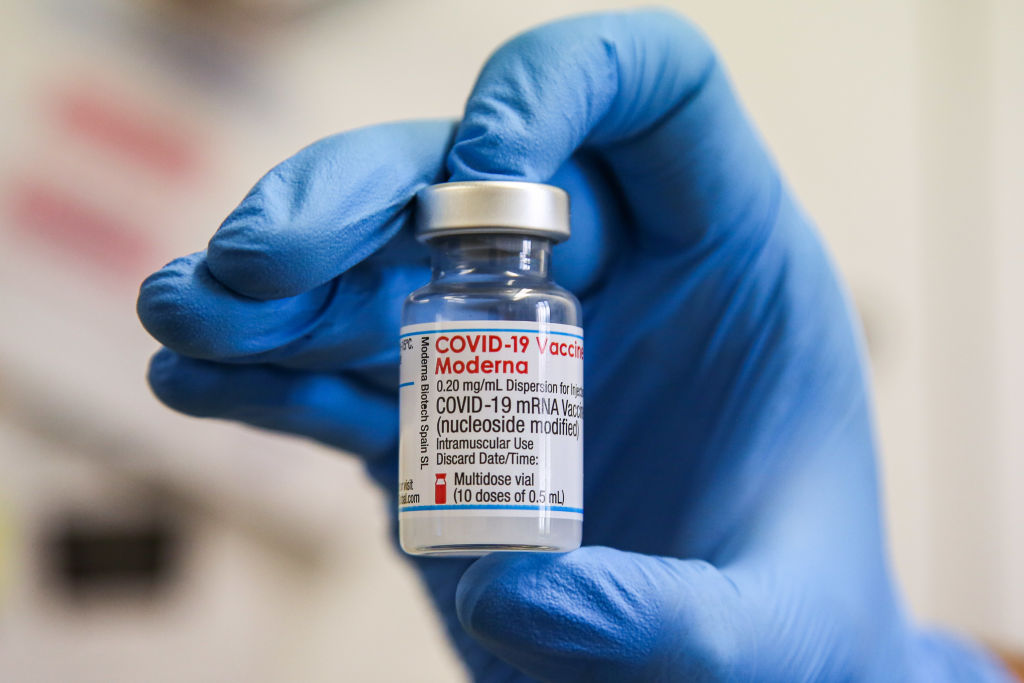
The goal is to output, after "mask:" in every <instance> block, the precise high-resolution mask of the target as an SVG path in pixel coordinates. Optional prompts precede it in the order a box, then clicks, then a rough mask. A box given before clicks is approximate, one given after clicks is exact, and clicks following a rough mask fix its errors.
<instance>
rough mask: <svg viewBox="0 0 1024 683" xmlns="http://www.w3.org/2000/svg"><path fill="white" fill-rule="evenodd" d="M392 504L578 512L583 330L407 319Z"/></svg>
mask: <svg viewBox="0 0 1024 683" xmlns="http://www.w3.org/2000/svg"><path fill="white" fill-rule="evenodd" d="M399 348H400V356H401V380H400V385H399V403H400V422H401V445H400V447H399V450H400V453H399V483H398V511H399V514H402V515H405V514H417V513H435V514H437V513H440V514H444V515H454V516H458V515H472V516H479V515H481V514H483V515H487V514H495V515H512V516H536V515H538V514H543V515H548V516H551V517H568V518H573V519H582V517H583V330H582V329H580V328H579V327H575V326H573V325H559V324H551V323H543V324H542V323H528V322H513V321H493V320H487V321H473V322H465V321H463V322H444V323H426V324H419V325H408V326H405V327H403V328H402V331H401V337H400V342H399Z"/></svg>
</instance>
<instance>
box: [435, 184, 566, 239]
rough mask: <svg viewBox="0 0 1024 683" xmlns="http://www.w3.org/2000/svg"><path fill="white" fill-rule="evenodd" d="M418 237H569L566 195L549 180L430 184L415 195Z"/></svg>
mask: <svg viewBox="0 0 1024 683" xmlns="http://www.w3.org/2000/svg"><path fill="white" fill-rule="evenodd" d="M416 201H417V207H416V237H417V239H419V240H420V241H421V242H425V241H427V240H431V239H434V238H436V237H449V236H452V235H494V234H513V235H532V236H535V237H546V238H548V239H550V240H553V241H555V242H562V241H564V240H567V239H569V195H568V194H566V192H565V190H563V189H561V188H559V187H554V186H553V185H543V184H541V183H524V182H513V181H507V180H476V181H467V182H459V183H440V184H438V185H430V186H429V187H425V188H423V189H422V190H420V191H419V193H418V194H417V195H416Z"/></svg>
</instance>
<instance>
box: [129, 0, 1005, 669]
mask: <svg viewBox="0 0 1024 683" xmlns="http://www.w3.org/2000/svg"><path fill="white" fill-rule="evenodd" d="M448 179H450V180H481V179H484V180H494V179H514V180H529V181H541V182H544V181H551V182H553V183H555V184H557V185H560V186H562V187H564V188H565V189H566V190H568V191H569V193H570V194H571V196H572V198H573V237H572V239H571V240H570V241H569V242H568V243H567V244H566V245H562V246H559V247H556V253H555V256H554V259H553V263H554V277H555V279H556V281H558V282H560V283H562V284H563V285H566V286H568V287H570V288H571V289H572V290H574V291H575V292H576V293H577V294H578V295H579V296H580V299H581V300H582V302H583V308H584V326H585V329H586V334H587V346H588V348H587V357H586V367H585V373H586V382H585V384H586V392H587V393H586V405H587V420H586V444H585V463H586V464H585V486H586V489H585V507H586V511H587V512H586V521H585V524H584V538H583V540H584V543H585V546H586V547H584V548H581V549H580V550H578V551H575V552H571V553H567V554H561V555H557V554H518V553H517V554H493V555H490V556H487V557H484V558H482V559H480V560H478V561H475V562H473V561H470V560H457V559H423V558H419V559H411V561H412V562H414V563H415V564H416V565H417V567H418V568H419V570H420V571H421V572H422V576H423V579H424V580H425V582H426V584H427V586H428V587H429V589H430V591H431V594H432V595H433V598H434V600H435V602H436V605H437V608H438V609H439V610H440V612H441V614H442V615H443V617H444V619H445V621H446V624H447V626H448V629H449V631H450V633H451V636H452V638H453V639H454V641H455V643H456V645H457V647H458V648H459V650H460V652H461V654H462V655H463V657H464V658H465V660H466V662H467V663H468V665H469V667H470V669H471V670H472V671H473V673H474V674H475V676H476V677H477V678H479V679H480V680H502V681H504V680H516V679H518V678H520V677H521V676H522V674H521V673H517V670H518V672H525V674H528V675H530V676H533V677H537V678H541V679H545V680H691V679H695V680H705V679H709V680H773V681H798V680H870V681H882V680H884V681H889V680H892V681H907V680H921V681H943V680H968V679H970V680H982V679H989V680H997V679H1000V678H1002V677H1004V676H1007V674H1005V673H1004V672H1003V671H1002V669H1001V668H1000V667H999V665H998V664H996V663H995V661H994V660H993V659H991V658H989V656H988V655H986V654H985V653H983V652H982V651H981V650H980V649H979V648H976V647H974V646H972V645H970V644H968V643H966V642H959V641H957V640H955V639H953V638H949V637H946V636H943V635H940V634H937V633H932V632H928V631H925V630H922V629H919V628H918V627H917V626H915V625H914V624H913V623H912V622H911V621H910V620H909V618H908V616H907V614H906V613H905V611H904V609H903V607H902V605H901V602H900V597H899V595H898V592H897V589H896V588H895V586H894V583H893V579H892V576H891V574H890V570H889V567H888V563H887V560H886V557H885V551H884V545H885V539H884V536H883V533H882V530H881V524H880V521H879V502H878V491H877V484H876V478H877V475H876V471H875V438H874V434H873V428H872V418H871V405H870V400H869V396H868V387H867V375H866V370H865V360H864V354H863V349H862V346H861V340H860V335H859V332H858V330H857V325H856V322H855V320H854V316H853V314H852V310H851V307H850V303H849V301H848V299H847V297H846V295H845V293H844V292H843V289H842V287H841V286H840V284H839V283H838V281H837V277H836V274H835V271H834V268H833V266H832V265H831V263H830V262H829V259H828V256H827V255H826V253H825V251H824V249H823V247H822V245H821V242H820V240H819V238H818V235H817V234H816V232H815V230H814V228H813V227H812V225H811V222H810V220H809V219H808V218H807V216H805V215H804V214H803V213H802V212H801V210H800V208H799V207H798V205H797V203H796V201H795V200H794V198H793V196H792V195H791V193H790V192H789V190H788V189H787V188H786V187H785V185H784V184H783V182H782V180H781V178H780V176H779V172H778V170H777V169H776V167H775V165H774V163H773V162H772V160H771V158H770V157H769V155H768V154H767V153H766V151H765V149H764V147H763V146H762V144H761V143H760V141H759V140H758V138H757V135H756V133H755V132H754V130H753V129H752V128H751V126H750V124H749V122H748V121H747V119H746V117H745V115H744V113H743V111H742V110H741V108H740V106H739V104H738V103H737V101H736V98H735V95H734V94H733V92H732V90H731V89H730V86H729V83H728V79H727V77H726V75H725V72H724V70H723V68H722V66H721V64H720V63H719V62H718V61H717V60H716V58H715V55H714V54H713V52H712V50H711V48H710V47H709V45H708V44H707V42H706V41H705V39H704V38H703V37H702V36H701V35H700V34H699V33H698V32H697V31H696V30H695V29H694V28H693V27H692V26H690V25H689V24H687V23H685V22H684V21H683V20H681V19H680V18H678V17H677V16H675V15H672V14H666V13H661V12H651V11H645V12H638V13H628V14H608V15H595V16H587V17H582V18H574V19H570V20H567V21H561V22H558V23H554V24H550V25H547V26H544V27H541V28H539V29H537V30H534V31H531V32H529V33H526V34H524V35H522V36H520V37H518V38H516V39H514V40H512V41H511V42H510V43H508V44H506V45H505V46H504V47H502V48H501V49H500V50H499V51H498V52H497V53H496V54H495V55H494V56H493V57H492V58H491V59H490V61H489V62H488V64H487V65H486V66H485V67H484V70H483V72H482V74H481V75H480V79H479V81H478V83H477V85H476V87H475V89H474V91H473V93H472V96H471V97H470V99H469V102H468V104H467V105H466V113H465V117H464V118H463V120H462V122H461V123H459V124H451V123H449V122H432V121H427V122H414V123H400V124H391V125H382V126H374V127H371V128H365V129H362V130H357V131H354V132H350V133H345V134H342V135H338V136H335V137H332V138H328V139H326V140H322V141H320V142H318V143H316V144H314V145H312V146H310V147H308V148H307V149H304V150H302V151H301V152H299V153H298V154H297V155H296V156H294V157H292V158H291V159H289V160H288V161H286V162H284V163H283V164H281V165H280V166H278V167H277V168H275V169H273V170H272V171H270V173H268V174H267V175H266V176H265V177H264V178H263V179H262V180H260V181H259V183H257V185H256V187H255V188H253V190H252V191H251V192H250V193H249V195H248V196H247V197H246V198H245V199H244V200H243V201H242V203H241V205H240V206H239V207H238V208H237V209H235V211H234V212H233V213H232V214H231V215H230V216H229V217H228V218H227V220H225V222H224V224H223V225H222V226H221V227H220V229H219V230H218V231H217V233H216V234H215V235H214V237H213V239H212V240H211V241H210V244H209V247H208V248H207V250H206V251H205V252H199V253H196V254H193V255H191V256H187V257H184V258H181V259H178V260H177V261H174V262H172V263H170V264H169V265H167V266H166V267H164V268H163V269H162V270H160V271H159V272H158V273H156V274H154V275H153V276H151V277H150V278H149V279H147V280H146V282H145V283H144V284H143V286H142V291H141V294H140V297H139V306H138V310H139V316H140V317H141V319H142V322H143V324H144V325H145V326H146V328H147V329H148V330H149V331H150V332H151V333H152V334H153V335H154V336H155V337H156V338H157V339H159V340H160V341H161V342H163V344H165V345H166V347H167V348H166V349H164V350H162V351H160V352H159V353H157V355H156V356H155V357H154V359H153V362H152V365H151V367H150V382H151V384H152V387H153V390H154V391H155V393H156V395H157V396H158V397H160V399H161V400H163V401H164V402H165V403H167V404H168V405H169V406H171V407H173V408H176V409H178V410H180V411H182V412H185V413H188V414H191V415H197V416H205V417H219V418H227V419H231V420H238V421H242V422H246V423H249V424H253V425H257V426H259V427H264V428H268V429H273V430H278V431H284V432H290V433H294V434H299V435H302V436H306V437H311V438H313V439H316V440H319V441H322V442H324V443H327V444H331V445H333V446H337V447H339V448H342V449H345V450H348V451H352V452H354V453H357V454H359V455H360V456H362V457H363V458H365V460H366V462H367V463H368V468H369V471H370V473H371V474H372V475H373V476H374V477H375V478H377V479H378V480H379V482H380V483H381V484H382V486H384V488H385V489H386V490H387V491H389V492H391V491H394V489H395V481H396V453H397V391H396V385H397V377H398V373H397V360H398V353H397V351H398V344H397V343H396V341H397V338H398V326H399V313H400V307H401V302H402V299H403V298H404V297H405V295H406V294H408V292H410V291H411V290H412V289H414V288H415V287H417V286H419V285H422V284H423V283H425V282H426V281H427V280H428V279H429V268H428V262H427V255H426V252H425V250H424V249H423V248H422V247H421V246H420V245H418V244H417V243H416V242H415V241H414V240H413V239H412V235H411V226H410V199H411V197H412V196H413V195H414V193H415V192H416V191H417V190H419V189H420V188H422V187H423V186H425V185H427V184H430V183H436V182H440V181H443V180H448Z"/></svg>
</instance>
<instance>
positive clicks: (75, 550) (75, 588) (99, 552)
mask: <svg viewBox="0 0 1024 683" xmlns="http://www.w3.org/2000/svg"><path fill="white" fill-rule="evenodd" d="M47 541H48V542H47V543H46V548H47V550H48V552H47V559H48V563H49V565H50V567H51V568H52V570H53V571H52V576H53V577H54V579H55V580H56V582H57V583H58V584H59V585H60V587H61V588H63V589H64V591H65V592H66V593H69V594H70V595H71V596H73V597H76V598H83V597H87V596H89V595H91V594H96V593H102V594H103V595H104V596H111V597H112V595H111V594H112V593H117V594H121V593H131V594H132V595H133V596H135V597H143V596H145V597H150V596H152V595H153V594H155V593H157V592H160V590H161V589H163V588H165V587H167V586H168V585H169V584H171V583H173V581H174V579H175V577H176V575H177V570H178V568H179V566H180V559H181V554H182V553H181V551H182V529H181V528H180V524H178V523H175V521H174V520H172V519H169V518H167V517H164V516H160V517H152V518H146V519H143V520H132V521H130V522H125V521H124V520H118V521H117V522H109V521H107V522H102V521H97V520H87V519H82V518H80V517H77V516H76V517H75V518H74V519H70V518H64V519H63V520H62V521H60V522H58V523H57V524H55V526H54V528H53V529H52V535H51V536H50V538H48V539H47Z"/></svg>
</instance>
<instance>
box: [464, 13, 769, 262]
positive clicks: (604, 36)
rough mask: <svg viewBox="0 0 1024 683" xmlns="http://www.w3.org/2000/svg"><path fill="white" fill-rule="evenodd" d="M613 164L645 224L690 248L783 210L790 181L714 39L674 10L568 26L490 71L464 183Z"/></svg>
mask: <svg viewBox="0 0 1024 683" xmlns="http://www.w3.org/2000/svg"><path fill="white" fill-rule="evenodd" d="M581 147H591V148H595V149H596V150H598V151H599V153H600V155H601V156H602V157H604V159H605V160H606V161H607V163H608V165H609V166H610V167H611V170H612V172H613V174H614V175H615V179H616V181H617V182H618V184H619V186H620V188H621V190H622V194H623V196H624V198H625V200H626V204H627V205H628V206H627V208H628V209H629V213H630V214H631V216H632V217H633V218H634V219H635V220H634V221H633V224H634V225H635V226H637V227H639V228H640V229H641V230H642V231H643V234H645V235H657V236H659V237H662V238H665V239H667V240H669V241H670V242H672V243H674V244H681V245H688V244H692V243H694V242H695V241H697V240H699V239H700V238H702V237H703V236H705V235H706V233H707V231H708V230H709V229H716V228H722V229H725V230H730V231H733V232H735V231H736V230H737V229H740V228H742V227H743V226H748V227H753V226H757V225H759V224H760V223H761V221H759V220H757V219H758V218H763V217H767V216H769V215H770V213H771V212H772V211H774V210H775V204H776V202H777V199H778V193H779V178H778V174H777V172H776V170H775V167H774V164H773V163H772V161H771V159H770V158H769V156H768V154H767V152H766V151H765V149H764V147H763V145H762V144H761V142H760V141H759V139H758V136H757V134H756V133H755V131H754V129H753V128H752V126H751V125H750V123H749V122H748V120H747V117H746V116H745V114H744V112H743V110H742V108H741V107H740V104H739V102H738V101H737V99H736V96H735V95H734V93H733V91H732V88H731V87H730V85H729V82H728V78H727V76H726V74H725V70H724V69H723V67H722V65H721V63H720V62H719V61H718V59H717V57H716V56H715V53H714V51H713V49H712V48H711V46H710V44H709V43H708V41H707V40H706V39H705V38H704V36H703V35H702V34H701V33H700V32H699V31H698V30H697V29H696V28H695V27H694V26H693V25H692V24H690V23H688V22H687V21H686V20H684V19H683V18H682V17H680V16H678V15H677V14H675V13H672V12H668V11H651V10H644V11H639V12H625V13H613V14H596V15H588V16H583V17H574V18H571V19H567V20H563V21H559V22H555V23H552V24H548V25H545V26H542V27H540V28H538V29H534V30H532V31H529V32H527V33H525V34H523V35H521V36H519V37H517V38H515V39H513V40H512V41H510V42H509V43H507V44H506V45H505V46H503V47H502V48H501V49H500V50H498V52H497V53H495V55H494V56H493V57H491V59H490V61H489V62H488V64H487V65H486V66H485V67H484V69H483V72H482V73H481V75H480V78H479V80H478V82H477V84H476V87H475V89H474V91H473V94H472V95H471V96H470V98H469V101H468V103H467V105H466V113H465V117H464V118H463V120H462V123H461V125H460V126H459V131H458V135H457V137H456V140H455V145H454V146H453V147H452V150H451V153H450V154H449V155H448V161H447V163H448V169H449V171H450V172H451V175H452V180H489V179H490V180H527V181H539V182H543V181H545V180H547V179H548V178H550V177H552V175H553V174H554V173H555V172H556V171H557V169H559V168H560V167H562V165H563V164H564V163H565V162H566V160H567V159H569V158H570V156H572V154H573V153H574V151H575V150H577V149H579V148H581Z"/></svg>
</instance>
